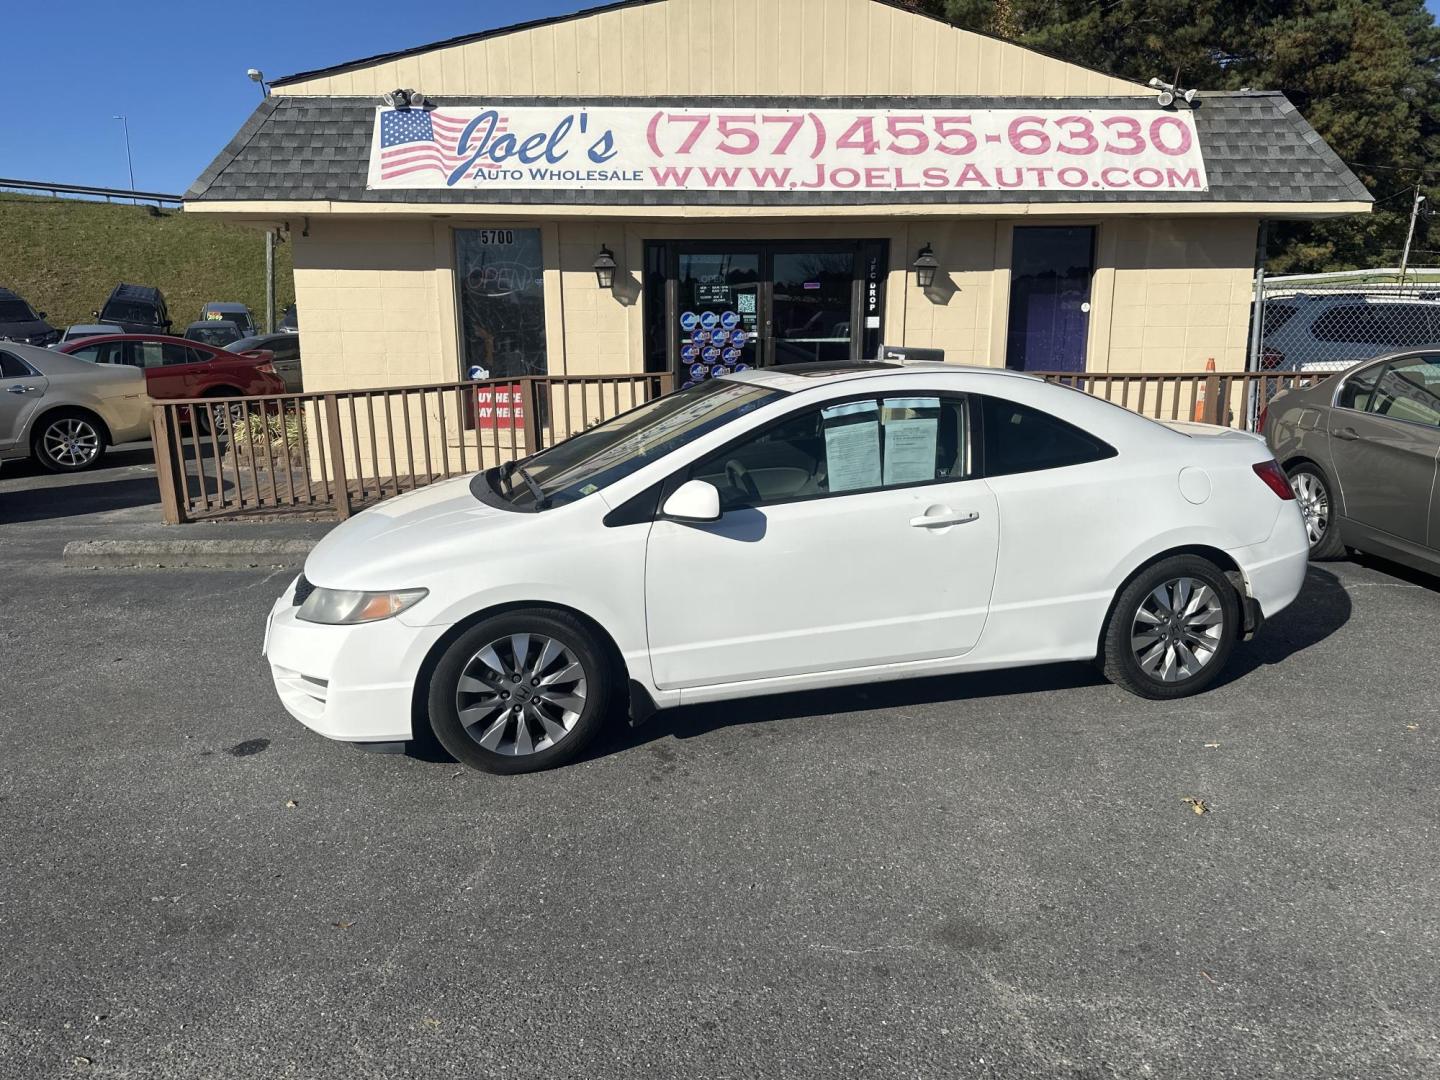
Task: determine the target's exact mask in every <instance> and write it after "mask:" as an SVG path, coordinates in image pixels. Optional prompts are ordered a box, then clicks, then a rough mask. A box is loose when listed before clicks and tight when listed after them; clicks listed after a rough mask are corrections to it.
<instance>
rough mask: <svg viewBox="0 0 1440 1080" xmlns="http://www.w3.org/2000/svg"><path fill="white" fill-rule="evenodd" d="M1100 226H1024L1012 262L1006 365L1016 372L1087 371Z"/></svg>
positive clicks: (1016, 231)
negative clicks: (1086, 354)
mask: <svg viewBox="0 0 1440 1080" xmlns="http://www.w3.org/2000/svg"><path fill="white" fill-rule="evenodd" d="M1094 272H1095V230H1094V229H1093V228H1091V227H1090V226H1049V225H1047V226H1033V227H1032V226H1025V227H1022V228H1017V229H1016V230H1015V240H1014V249H1013V254H1012V257H1011V261H1010V323H1009V329H1008V331H1007V333H1006V341H1005V366H1006V367H1009V368H1014V369H1015V370H1016V371H1084V370H1085V341H1086V337H1087V334H1088V331H1089V327H1090V279H1091V277H1092V276H1093V275H1094Z"/></svg>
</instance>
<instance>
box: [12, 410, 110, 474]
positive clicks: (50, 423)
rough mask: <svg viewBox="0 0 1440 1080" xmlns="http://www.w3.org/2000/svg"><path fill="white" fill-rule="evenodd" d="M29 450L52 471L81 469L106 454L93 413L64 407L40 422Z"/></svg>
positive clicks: (103, 435) (98, 460)
mask: <svg viewBox="0 0 1440 1080" xmlns="http://www.w3.org/2000/svg"><path fill="white" fill-rule="evenodd" d="M30 449H31V451H32V452H33V453H34V455H35V460H36V461H38V462H39V463H40V464H41V465H42V466H44V467H45V468H47V469H49V470H50V471H51V472H60V473H66V472H83V471H84V470H85V469H92V468H94V467H95V466H96V465H98V464H99V463H100V459H101V458H102V457H104V456H105V433H104V431H102V430H101V428H100V425H99V424H98V423H97V422H96V421H95V418H94V417H93V416H89V415H87V414H86V413H83V412H80V411H79V410H78V409H66V410H63V411H60V412H53V413H51V414H50V415H49V416H46V417H44V418H43V419H42V420H41V421H40V423H39V424H38V425H37V426H36V428H35V435H34V437H33V439H32V440H31V444H30Z"/></svg>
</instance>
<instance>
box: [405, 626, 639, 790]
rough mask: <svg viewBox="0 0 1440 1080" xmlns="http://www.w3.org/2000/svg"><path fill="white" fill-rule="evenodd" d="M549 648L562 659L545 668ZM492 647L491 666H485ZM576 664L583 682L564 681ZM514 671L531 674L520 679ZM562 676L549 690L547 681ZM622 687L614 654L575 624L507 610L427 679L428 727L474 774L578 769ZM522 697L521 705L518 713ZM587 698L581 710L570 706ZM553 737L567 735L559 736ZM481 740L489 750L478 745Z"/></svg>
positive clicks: (453, 649)
mask: <svg viewBox="0 0 1440 1080" xmlns="http://www.w3.org/2000/svg"><path fill="white" fill-rule="evenodd" d="M520 635H525V636H526V640H525V648H526V653H525V656H524V658H523V661H522V663H520V664H516V663H515V661H516V658H517V656H518V653H519V650H518V649H517V648H516V647H515V646H514V645H513V642H514V641H515V639H516V638H517V637H518V636H520ZM544 642H552V643H554V644H555V645H556V646H557V647H558V648H560V649H561V650H563V651H562V653H559V654H556V655H555V656H554V657H553V658H552V659H551V660H550V661H549V662H545V661H544V657H545V652H546V649H547V646H545V645H544V644H543V643H544ZM492 647H493V651H492V652H490V655H491V660H486V659H484V658H483V655H482V654H486V653H487V651H490V650H491V649H492ZM491 661H498V662H499V666H498V667H497V666H495V664H494V663H493V662H491ZM575 664H578V665H579V668H580V669H581V670H580V672H579V674H578V679H577V678H573V677H570V675H567V674H566V673H567V672H571V669H572V667H573V665H575ZM516 668H519V669H520V670H521V671H522V672H524V673H525V675H524V677H522V678H520V679H518V680H517V679H516V678H515V669H516ZM559 676H563V677H562V678H558V681H550V682H549V683H548V689H547V680H557V677H559ZM462 677H464V678H465V683H464V685H462V682H461V680H462ZM481 680H485V682H482V681H481ZM615 685H616V683H615V669H614V664H613V662H612V661H611V659H610V655H609V650H608V649H607V648H606V647H605V645H604V644H603V643H602V642H600V641H598V640H597V639H596V636H595V635H594V634H593V633H592V632H591V631H590V630H589V629H588V628H587V627H586V626H585V625H584V624H583V623H582V622H580V620H578V619H576V618H575V617H574V616H573V615H569V614H567V613H566V612H563V611H556V610H554V609H551V608H522V609H519V610H516V611H507V612H505V613H503V614H500V615H495V616H493V617H491V618H488V619H484V620H482V621H480V622H478V623H476V624H475V625H474V626H472V627H470V628H469V629H468V630H466V631H465V632H464V633H463V634H461V635H460V636H459V637H458V638H456V639H455V641H454V642H452V643H451V645H450V647H449V648H448V649H447V650H446V651H445V654H444V656H442V657H441V658H440V662H439V663H438V664H437V665H436V666H435V672H434V674H433V675H432V676H431V679H430V691H429V710H430V727H431V729H432V730H433V731H434V732H435V737H436V738H437V739H438V740H439V741H440V745H442V746H443V747H445V749H446V750H448V751H449V752H450V753H451V754H452V755H454V757H455V759H456V760H457V761H460V762H462V763H464V764H466V765H469V766H470V767H471V768H475V769H480V770H481V771H483V772H488V773H501V774H512V773H526V772H538V771H539V770H541V769H550V768H554V767H555V766H557V765H563V764H565V763H567V762H570V761H573V760H574V759H575V758H576V757H578V756H579V755H580V754H581V753H582V752H583V751H584V750H585V748H586V747H587V746H589V745H590V743H591V742H592V741H594V739H595V736H596V735H597V734H599V732H600V730H601V728H603V727H604V726H605V723H606V720H607V719H608V718H609V714H610V712H611V706H612V702H613V700H614V697H615V695H614V687H615ZM479 687H484V689H478V688H479ZM501 687H504V688H505V689H504V690H501V689H500V688H501ZM577 692H578V696H577ZM501 694H503V695H504V697H503V698H501V697H500V695H501ZM512 695H513V696H512ZM522 695H523V699H524V704H517V702H519V701H520V700H521V698H522ZM580 699H583V704H581V705H580V707H578V708H572V707H570V706H574V705H575V704H576V703H577V701H579V700H580ZM462 709H463V711H464V712H465V713H466V714H467V718H463V719H462V715H461V713H462ZM522 723H523V724H524V725H525V734H523V735H522V733H521V730H520V727H519V725H520V724H522ZM556 728H562V729H564V734H563V735H561V736H558V737H557V736H555V735H554V734H553V733H554V731H555V730H556ZM482 738H484V739H486V741H487V742H490V743H491V745H490V746H485V745H481V740H482ZM527 740H528V744H529V746H530V747H531V749H530V750H529V751H526V750H525V749H524V747H525V745H526V742H527ZM547 742H548V745H544V744H545V743H547Z"/></svg>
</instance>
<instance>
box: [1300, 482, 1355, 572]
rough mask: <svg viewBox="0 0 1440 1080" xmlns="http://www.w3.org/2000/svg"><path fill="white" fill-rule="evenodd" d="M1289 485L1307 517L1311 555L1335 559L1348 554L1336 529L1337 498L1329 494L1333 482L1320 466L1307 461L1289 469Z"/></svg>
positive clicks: (1301, 513)
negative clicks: (1335, 509) (1335, 508)
mask: <svg viewBox="0 0 1440 1080" xmlns="http://www.w3.org/2000/svg"><path fill="white" fill-rule="evenodd" d="M1290 488H1291V490H1292V491H1294V492H1295V501H1296V502H1297V503H1298V504H1299V506H1300V515H1301V516H1302V517H1303V518H1304V519H1305V535H1306V537H1307V538H1308V539H1309V541H1310V558H1312V559H1335V558H1339V557H1340V556H1341V555H1343V554H1344V553H1345V545H1344V544H1342V543H1341V542H1340V530H1339V529H1337V528H1335V511H1334V505H1335V504H1334V500H1333V499H1331V497H1330V481H1329V480H1328V479H1327V478H1326V476H1325V474H1324V473H1322V472H1321V471H1320V469H1319V468H1318V467H1317V466H1314V465H1311V464H1310V463H1309V462H1308V461H1307V462H1302V463H1301V464H1299V465H1296V466H1295V467H1294V468H1293V469H1291V470H1290Z"/></svg>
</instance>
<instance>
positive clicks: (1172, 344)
mask: <svg viewBox="0 0 1440 1080" xmlns="http://www.w3.org/2000/svg"><path fill="white" fill-rule="evenodd" d="M1257 229H1258V223H1257V222H1256V221H1255V220H1253V219H1248V220H1244V219H1242V220H1230V219H1227V218H1197V219H1194V220H1184V219H1182V220H1170V221H1166V220H1164V219H1162V218H1154V217H1149V218H1143V219H1132V220H1127V221H1115V222H1109V223H1106V224H1105V225H1104V226H1102V232H1103V231H1110V232H1112V233H1113V237H1112V239H1113V244H1111V245H1109V246H1111V247H1112V249H1113V254H1112V255H1111V256H1110V259H1111V265H1113V267H1114V292H1113V296H1112V297H1111V300H1110V305H1109V306H1110V320H1109V348H1108V350H1106V351H1105V352H1102V353H1101V354H1100V355H1096V354H1095V352H1094V350H1093V348H1092V354H1091V357H1090V367H1091V369H1092V370H1096V371H1201V370H1203V369H1204V367H1205V361H1206V360H1207V359H1208V358H1210V357H1214V359H1215V367H1216V368H1217V369H1218V370H1220V371H1243V370H1244V368H1245V354H1246V348H1247V346H1248V337H1249V330H1250V303H1251V296H1252V292H1251V290H1252V288H1253V270H1252V267H1253V265H1254V260H1255V241H1256V231H1257ZM1106 246H1107V245H1106V244H1105V243H1104V241H1103V240H1102V243H1101V250H1102V251H1104V250H1105V248H1106ZM1097 314H1099V313H1098V312H1097ZM1095 340H1096V338H1095V327H1094V326H1093V324H1092V328H1091V342H1092V346H1093V344H1094V342H1095Z"/></svg>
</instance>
